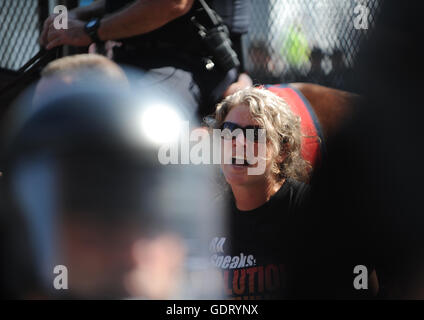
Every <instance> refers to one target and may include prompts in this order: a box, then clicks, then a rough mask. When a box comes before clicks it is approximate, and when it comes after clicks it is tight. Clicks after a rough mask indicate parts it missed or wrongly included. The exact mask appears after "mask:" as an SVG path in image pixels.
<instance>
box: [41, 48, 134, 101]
mask: <svg viewBox="0 0 424 320" xmlns="http://www.w3.org/2000/svg"><path fill="white" fill-rule="evenodd" d="M94 80H95V81H96V82H99V81H101V82H102V83H114V84H115V85H121V86H128V85H129V84H128V79H127V77H126V75H125V73H124V71H123V70H122V69H121V67H120V66H118V65H117V64H116V63H115V62H113V61H111V60H109V59H108V58H106V57H103V56H101V55H99V54H77V55H73V56H68V57H64V58H60V59H57V60H54V61H52V62H50V63H49V64H48V65H47V66H46V67H45V68H44V69H43V71H42V72H41V79H40V81H39V82H38V84H37V87H36V89H35V93H34V104H38V105H40V104H41V102H42V99H48V98H49V95H50V94H51V93H52V92H54V90H55V89H58V88H60V87H63V86H76V85H78V84H81V82H82V83H85V84H89V83H90V81H94Z"/></svg>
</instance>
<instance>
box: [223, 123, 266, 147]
mask: <svg viewBox="0 0 424 320" xmlns="http://www.w3.org/2000/svg"><path fill="white" fill-rule="evenodd" d="M226 129H227V130H226ZM237 129H239V130H241V131H242V132H243V135H244V136H245V137H246V138H247V139H249V140H250V141H253V142H258V141H259V139H260V138H261V137H263V135H264V133H265V129H264V128H262V127H260V126H253V125H249V126H246V127H242V126H239V125H238V124H237V123H234V122H229V121H226V122H224V123H223V124H222V126H221V131H222V132H221V137H222V138H223V139H225V140H232V139H235V138H236V137H237V135H235V134H234V131H235V130H237ZM260 129H262V130H261V131H260ZM247 130H249V131H247ZM248 132H249V134H248Z"/></svg>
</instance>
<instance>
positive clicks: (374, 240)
mask: <svg viewBox="0 0 424 320" xmlns="http://www.w3.org/2000/svg"><path fill="white" fill-rule="evenodd" d="M420 9H421V4H419V3H418V2H414V3H413V4H412V3H407V4H406V3H403V2H399V1H384V2H383V3H382V7H381V16H380V17H379V19H378V20H377V22H376V25H375V30H374V31H373V34H372V37H370V38H369V41H368V42H367V43H365V46H364V47H363V48H362V49H361V52H360V55H359V57H360V59H359V61H358V63H357V68H356V70H355V75H356V85H357V86H358V88H360V90H359V93H361V95H362V96H363V97H364V98H365V100H364V101H363V102H362V103H361V104H360V105H359V106H358V109H357V110H355V111H356V112H355V114H354V116H353V117H352V119H351V120H350V121H348V122H347V123H345V124H344V126H343V127H342V128H341V130H339V132H338V133H337V134H334V135H333V137H332V139H329V141H328V158H327V159H328V160H327V161H325V162H324V165H323V167H322V169H321V170H319V171H317V174H316V176H315V177H314V182H313V188H312V190H313V195H312V206H311V210H310V211H309V212H307V213H308V214H307V215H306V216H305V219H304V222H303V224H300V227H299V228H297V229H298V231H299V232H297V233H296V234H297V235H298V240H297V242H296V243H297V244H298V248H297V250H296V251H297V257H298V258H299V264H298V269H297V271H298V279H299V281H298V282H297V284H298V285H297V286H296V291H297V292H296V296H297V297H302V298H320V299H324V298H364V297H365V296H366V295H367V294H371V293H372V290H371V288H372V287H371V279H368V283H367V275H368V277H370V276H371V275H372V274H373V270H376V273H374V275H375V274H376V275H377V277H378V282H379V296H378V297H379V298H395V299H411V298H413V299H423V298H424V272H423V270H424V254H423V253H424V250H423V248H424V237H423V228H424V216H423V208H422V206H423V204H422V203H423V201H422V199H423V196H422V181H423V179H424V175H423V170H422V169H420V160H421V159H422V153H423V152H422V132H421V131H422V130H421V128H422V123H421V122H422V119H423V117H424V109H423V107H422V71H421V70H423V68H422V67H423V59H422V54H421V51H420V50H418V42H417V41H416V40H417V39H418V38H419V37H420V35H421V33H422V26H421V25H420V24H421V22H420V21H422V16H423V11H422V10H420ZM357 266H360V270H362V271H360V272H358V269H356V271H355V268H356V267H357ZM364 267H366V269H364ZM309 270H315V272H314V273H310V272H309ZM360 275H362V281H360V282H359V283H358V281H357V279H358V276H360ZM359 278H361V277H359ZM358 284H359V285H358Z"/></svg>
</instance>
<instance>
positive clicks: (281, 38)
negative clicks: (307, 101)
mask: <svg viewBox="0 0 424 320" xmlns="http://www.w3.org/2000/svg"><path fill="white" fill-rule="evenodd" d="M250 1H251V5H252V12H251V25H250V29H249V34H248V35H247V37H246V38H247V39H246V41H245V45H244V47H245V48H244V49H245V52H244V53H245V61H246V69H247V71H248V72H249V74H250V75H251V76H252V78H253V79H254V82H255V83H282V82H295V81H299V82H300V81H303V82H313V83H318V84H322V85H326V86H330V87H334V88H340V89H346V90H349V87H350V79H351V78H352V68H353V67H354V61H355V56H356V55H357V53H358V50H359V46H360V44H361V42H362V41H363V40H364V39H366V38H367V36H368V35H369V32H370V31H371V30H372V28H373V25H374V22H375V19H376V18H377V16H378V14H379V8H380V1H379V0H343V1H341V0H250Z"/></svg>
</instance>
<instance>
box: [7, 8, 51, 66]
mask: <svg viewBox="0 0 424 320" xmlns="http://www.w3.org/2000/svg"><path fill="white" fill-rule="evenodd" d="M44 2H47V1H44ZM41 10H42V3H41V6H40V2H39V1H37V0H0V68H3V69H8V70H17V69H19V68H20V67H22V66H23V65H24V64H25V63H26V62H27V61H28V60H29V59H30V58H31V57H32V56H34V55H35V54H36V53H37V52H38V50H39V49H40V46H39V44H38V38H39V35H40V24H41V22H40V17H41V15H42V12H41Z"/></svg>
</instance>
